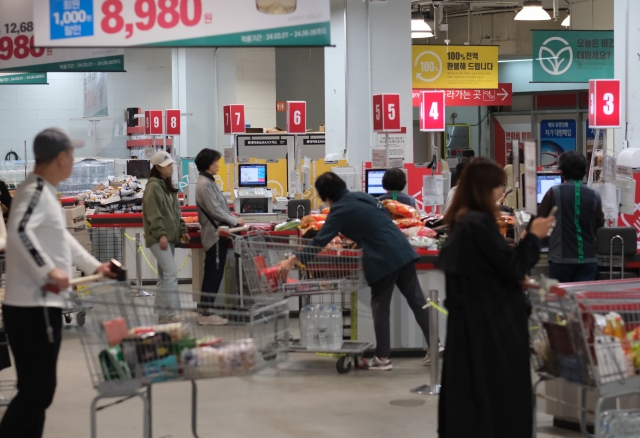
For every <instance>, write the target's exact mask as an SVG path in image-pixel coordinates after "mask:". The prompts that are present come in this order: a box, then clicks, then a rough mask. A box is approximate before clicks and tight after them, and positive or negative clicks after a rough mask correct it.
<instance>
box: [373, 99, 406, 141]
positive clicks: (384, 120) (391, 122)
mask: <svg viewBox="0 0 640 438" xmlns="http://www.w3.org/2000/svg"><path fill="white" fill-rule="evenodd" d="M373 130H374V131H376V132H379V131H383V132H384V131H398V130H400V95H399V94H374V96H373Z"/></svg>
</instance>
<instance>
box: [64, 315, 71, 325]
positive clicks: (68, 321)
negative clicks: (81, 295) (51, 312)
mask: <svg viewBox="0 0 640 438" xmlns="http://www.w3.org/2000/svg"><path fill="white" fill-rule="evenodd" d="M64 322H66V323H67V324H71V315H69V314H67V315H64Z"/></svg>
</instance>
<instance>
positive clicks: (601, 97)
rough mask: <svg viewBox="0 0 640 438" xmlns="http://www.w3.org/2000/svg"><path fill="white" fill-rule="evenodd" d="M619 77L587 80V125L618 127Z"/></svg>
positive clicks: (593, 126) (591, 126)
mask: <svg viewBox="0 0 640 438" xmlns="http://www.w3.org/2000/svg"><path fill="white" fill-rule="evenodd" d="M620 126H621V125H620V79H592V80H590V81H589V127H590V128H619V127H620Z"/></svg>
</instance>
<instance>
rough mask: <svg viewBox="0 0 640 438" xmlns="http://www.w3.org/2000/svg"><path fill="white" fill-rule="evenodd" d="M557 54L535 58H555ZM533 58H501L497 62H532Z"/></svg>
mask: <svg viewBox="0 0 640 438" xmlns="http://www.w3.org/2000/svg"><path fill="white" fill-rule="evenodd" d="M557 58H558V57H557V56H550V57H548V58H536V61H538V60H540V59H557ZM532 61H533V59H531V58H526V59H501V60H499V61H498V62H532Z"/></svg>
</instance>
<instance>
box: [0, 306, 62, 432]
mask: <svg viewBox="0 0 640 438" xmlns="http://www.w3.org/2000/svg"><path fill="white" fill-rule="evenodd" d="M47 311H48V312H49V321H51V327H52V328H53V342H52V343H50V342H49V339H48V337H47V331H46V324H45V320H44V309H43V308H42V307H14V306H6V305H3V306H2V315H3V320H4V326H5V330H6V332H7V336H8V337H9V345H10V346H11V351H12V352H13V357H14V359H15V366H16V374H17V375H18V393H17V394H16V396H15V397H14V398H13V400H11V403H10V404H9V407H8V408H7V411H6V412H5V414H4V417H3V418H2V422H1V423H0V437H2V438H35V437H41V436H42V432H43V430H44V420H45V411H46V410H47V408H48V407H49V406H50V405H51V402H52V401H53V394H54V393H55V391H56V365H57V362H58V352H59V351H60V341H61V339H62V310H61V309H58V308H55V307H49V308H47Z"/></svg>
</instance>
